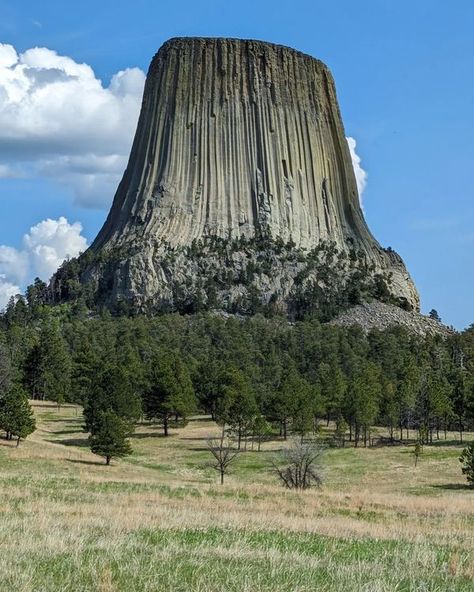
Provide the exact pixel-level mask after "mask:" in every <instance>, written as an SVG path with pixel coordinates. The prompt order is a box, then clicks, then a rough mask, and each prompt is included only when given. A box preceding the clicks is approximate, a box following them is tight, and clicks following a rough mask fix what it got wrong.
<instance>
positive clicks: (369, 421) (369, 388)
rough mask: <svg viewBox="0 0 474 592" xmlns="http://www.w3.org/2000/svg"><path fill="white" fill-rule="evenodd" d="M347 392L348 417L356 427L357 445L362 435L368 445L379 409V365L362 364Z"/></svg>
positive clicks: (350, 422) (355, 437)
mask: <svg viewBox="0 0 474 592" xmlns="http://www.w3.org/2000/svg"><path fill="white" fill-rule="evenodd" d="M347 394H348V397H347V401H346V419H347V420H348V422H349V424H350V425H352V426H353V427H354V439H355V445H356V446H358V443H359V440H360V439H361V437H363V439H364V444H365V445H367V437H368V431H369V429H370V427H371V426H372V425H373V424H374V422H375V419H376V417H377V414H378V411H379V403H380V394H381V385H380V372H379V369H378V368H377V366H376V365H375V364H373V363H371V362H368V363H365V364H361V368H360V370H358V372H357V373H356V374H355V375H354V377H353V378H352V380H351V382H350V383H349V389H348V393H347Z"/></svg>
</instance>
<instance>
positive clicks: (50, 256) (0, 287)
mask: <svg viewBox="0 0 474 592" xmlns="http://www.w3.org/2000/svg"><path fill="white" fill-rule="evenodd" d="M81 233H82V225H81V224H80V223H79V222H75V223H74V224H70V223H69V222H68V221H67V219H66V218H64V217H62V216H61V217H60V218H58V220H51V219H49V218H48V219H47V220H43V221H42V222H40V223H39V224H36V225H35V226H32V227H31V228H30V231H29V233H28V234H25V235H24V237H23V246H22V248H21V249H15V248H13V247H8V246H6V245H0V309H1V308H2V307H3V306H5V304H6V302H8V299H9V298H10V297H11V296H12V295H14V294H18V293H19V292H20V291H21V290H20V288H19V287H18V286H25V284H27V283H28V282H30V281H31V280H33V278H35V277H39V278H41V279H42V280H44V281H47V280H49V278H50V277H51V276H52V275H53V273H54V272H55V271H56V270H57V269H58V267H59V266H60V265H61V263H62V262H63V261H64V260H65V259H67V258H70V257H76V256H77V255H78V254H79V253H81V252H83V251H85V250H86V248H87V241H86V239H85V238H84V237H83V236H82V234H81ZM5 298H6V301H5Z"/></svg>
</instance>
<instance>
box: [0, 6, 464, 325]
mask: <svg viewBox="0 0 474 592" xmlns="http://www.w3.org/2000/svg"><path fill="white" fill-rule="evenodd" d="M473 25H474V3H473V2H472V1H471V0H457V1H456V2H452V3H450V4H449V5H448V3H444V2H433V0H416V2H413V0H411V1H408V0H398V1H396V2H395V1H391V0H384V1H383V2H382V1H381V0H363V1H362V2H358V3H356V2H352V1H343V0H340V1H337V0H335V1H333V2H328V1H327V0H326V1H324V2H321V1H319V0H313V1H311V2H309V1H307V2H306V1H298V0H295V1H293V2H291V3H290V2H282V1H279V0H273V1H271V2H270V1H266V0H265V1H257V0H255V1H253V2H250V1H248V0H241V1H239V2H235V3H224V2H222V1H220V2H217V1H211V0H208V1H202V2H198V1H197V0H195V1H193V2H191V1H188V0H182V1H181V2H176V1H174V2H171V1H163V2H158V1H156V2H151V1H149V2H146V1H144V0H135V1H134V2H120V1H115V2H112V1H102V2H97V1H95V2H91V1H90V0H83V1H82V2H81V3H66V2H64V1H62V2H56V1H47V0H44V1H42V2H37V1H29V0H22V2H18V1H16V0H15V1H13V0H12V1H8V2H5V1H4V0H0V43H3V44H8V45H11V46H13V47H14V48H15V50H16V52H17V57H18V63H17V65H18V64H20V61H21V60H23V61H24V64H26V68H27V70H28V72H29V73H30V74H29V76H30V78H28V80H30V79H31V75H32V74H34V75H35V76H36V78H35V84H36V85H37V87H35V88H38V89H39V88H40V86H41V88H43V87H45V88H47V84H49V82H48V80H46V79H40V78H41V77H40V76H39V75H38V70H39V69H41V68H44V67H49V68H51V71H50V72H51V76H52V75H53V74H54V73H55V74H54V75H57V77H58V78H57V80H56V82H57V81H58V80H59V79H60V77H61V76H63V77H64V76H66V74H67V76H69V77H70V79H71V80H72V79H73V78H74V79H76V78H78V79H79V80H80V81H82V82H83V83H84V85H85V86H86V87H87V92H86V94H84V97H86V98H87V101H88V105H89V104H90V105H94V110H92V107H91V108H90V109H89V107H88V106H87V105H86V106H84V105H81V102H80V98H81V97H82V95H81V93H80V92H75V93H74V95H73V98H72V99H71V100H68V106H70V107H71V108H70V111H68V112H62V111H61V110H60V109H59V107H58V108H57V109H58V110H57V111H54V109H53V108H52V109H51V113H50V114H49V115H48V113H49V112H48V110H47V109H46V108H45V106H44V104H39V103H38V104H36V103H35V104H34V105H29V104H28V105H26V102H25V100H24V99H22V98H19V99H18V103H17V104H16V106H15V109H16V111H12V112H9V115H8V117H9V119H8V120H6V123H8V125H7V126H6V127H7V128H8V130H7V131H8V133H7V132H4V133H3V134H2V130H1V129H0V245H3V246H4V250H3V255H4V260H5V259H6V260H7V263H5V265H4V268H3V269H2V268H0V274H2V273H3V276H4V278H3V280H4V281H9V282H10V283H11V284H14V285H21V284H22V282H24V281H27V279H28V277H29V276H30V275H31V274H33V273H37V272H39V271H41V272H42V273H43V274H45V273H47V272H48V271H49V270H50V269H51V266H54V263H55V261H56V260H57V257H60V256H61V253H63V252H64V249H66V248H69V246H70V245H71V244H72V245H73V247H71V249H72V248H79V247H80V246H82V245H83V244H84V237H85V239H87V241H91V240H92V239H93V237H94V236H95V233H96V232H97V230H98V229H99V227H100V225H101V223H102V222H103V220H104V218H105V216H106V213H107V207H108V204H109V203H110V200H111V198H112V197H113V187H114V185H115V183H116V178H117V175H118V176H119V171H120V170H121V167H123V166H124V164H123V163H124V159H126V153H127V151H128V145H129V144H128V143H129V141H130V136H131V134H132V131H130V130H131V128H132V127H133V117H135V111H134V109H135V107H134V105H136V104H137V98H136V97H137V95H139V92H140V89H141V84H142V82H143V81H142V78H141V76H142V75H141V72H140V70H142V71H146V69H147V67H148V64H149V62H150V59H151V58H152V56H153V54H154V53H155V52H156V50H157V49H158V48H159V46H160V45H161V44H162V43H163V42H164V41H165V40H166V39H167V38H169V37H173V36H179V35H209V36H233V37H242V38H257V39H263V40H267V41H272V42H277V43H282V44H285V45H289V46H292V47H295V48H297V49H299V50H302V51H304V52H307V53H309V54H311V55H313V56H315V57H318V58H320V59H322V60H323V61H324V62H326V63H327V64H328V66H329V67H330V68H331V70H332V72H333V74H334V77H335V80H336V85H337V89H338V95H339V101H340V105H341V110H342V115H343V119H344V123H345V127H346V134H347V135H348V136H351V137H353V138H355V139H356V141H357V152H358V154H359V156H360V157H361V158H362V166H363V168H364V169H365V170H366V171H367V173H368V181H367V186H366V188H365V190H364V193H363V203H364V208H365V213H366V217H367V220H368V223H369V226H370V228H371V230H372V231H373V233H374V234H375V236H376V237H377V239H378V240H379V241H380V242H381V243H382V244H383V245H385V246H392V247H393V248H394V249H396V250H397V251H398V252H399V253H400V254H401V255H402V257H403V258H404V260H405V262H406V264H407V266H408V268H409V270H410V272H411V274H412V276H413V278H414V280H415V282H416V284H417V286H418V288H419V290H420V293H421V298H422V307H423V310H424V311H428V310H429V309H430V308H433V307H434V308H437V309H438V310H439V312H440V314H441V316H442V318H443V320H444V321H445V322H447V323H449V324H453V325H455V326H456V327H458V328H462V327H465V326H467V325H469V324H470V323H472V322H474V310H473V307H472V304H471V303H472V298H471V293H472V291H473V289H474V277H473V254H472V253H473V249H474V224H473V222H474V199H473V194H474V164H473V163H474V148H473V137H474V78H473V72H474V35H473V33H472V30H473ZM35 47H44V48H48V49H49V50H52V51H54V52H56V53H57V55H59V56H67V57H68V58H69V59H70V61H69V62H64V60H63V61H62V62H61V61H58V59H57V58H53V57H51V56H52V54H50V53H44V52H43V53H41V52H36V53H35V52H34V51H33V52H31V51H30V53H28V52H27V50H31V49H32V48H35ZM24 52H27V53H26V57H25V58H20V57H19V55H20V54H22V53H24ZM9 55H10V54H7V53H5V51H4V54H3V59H4V66H5V64H7V62H8V59H9V57H8V56H9ZM1 56H2V54H1V53H0V60H1ZM14 59H16V58H14V57H13V58H12V64H13V61H14ZM5 60H7V61H5ZM55 60H56V61H55ZM22 63H23V62H22ZM83 63H85V64H87V65H88V66H90V68H91V70H84V69H82V70H81V69H80V67H79V66H78V65H80V64H83ZM8 64H9V62H8ZM8 64H7V65H8ZM44 64H47V66H45V65H44ZM8 67H10V66H8ZM12 67H13V66H12ZM22 67H23V66H22ZM20 70H21V68H20V69H17V73H18V75H20ZM76 70H77V72H76ZM0 72H1V70H0ZM118 72H122V74H120V75H117V73H118ZM123 72H124V73H123ZM65 73H66V74H65ZM21 75H22V76H23V75H24V72H23V70H21ZM22 80H23V79H22ZM25 80H26V78H25ZM98 80H100V81H101V85H100V83H99V82H98ZM82 82H81V84H82ZM23 83H25V82H24V80H23V82H22V84H23ZM5 84H7V83H5ZM8 84H10V85H11V86H10V90H11V89H12V88H16V87H14V86H12V85H14V84H17V83H16V81H13V82H12V81H11V80H10V82H9V83H8ZM25 84H26V83H25ZM1 86H2V78H1V75H0V125H2V122H1V111H2V109H1V102H2V91H1ZM64 88H66V87H64ZM71 88H72V87H71ZM11 92H14V91H11ZM15 92H16V91H15ZM65 92H66V91H65ZM68 92H69V91H68ZM78 96H79V98H78ZM88 97H90V98H88ZM71 105H72V106H71ZM97 105H99V106H100V105H102V107H101V108H102V109H103V110H102V111H100V108H99V107H98V106H97ZM36 108H37V109H39V111H34V109H36ZM45 109H46V110H45ZM82 109H86V111H87V109H89V111H87V113H86V119H87V118H88V119H87V121H89V123H90V125H91V128H90V130H89V129H88V128H87V127H84V129H81V126H80V120H81V116H80V114H82ZM11 113H16V114H17V116H18V118H19V120H18V121H14V115H12V114H11ZM101 113H102V114H103V115H102V116H101V115H100V114H101ZM78 114H79V115H78ZM47 116H48V117H50V118H51V120H52V121H53V124H52V126H51V127H53V128H54V129H53V130H51V129H49V128H48V129H46V128H45V127H44V126H43V127H42V120H41V117H43V118H45V117H47ZM30 121H31V122H32V126H33V128H31V127H30V128H28V129H26V128H27V126H26V123H28V122H30ZM121 122H124V124H122V123H121ZM130 122H132V123H130ZM10 124H11V125H10ZM101 124H103V126H101ZM35 126H37V127H35ZM55 126H56V127H55ZM102 127H103V128H105V129H102ZM10 128H11V129H10ZM3 129H5V122H4V123H3ZM31 129H33V130H34V137H31V138H29V137H27V134H28V133H31ZM28 130H30V131H28ZM88 138H90V139H89V142H90V146H88V145H87V141H88ZM48 142H50V143H48ZM114 150H116V151H115V152H114ZM64 217H65V218H67V220H68V222H66V221H65V220H64ZM47 219H51V220H50V222H51V224H42V225H41V223H42V222H43V221H45V220H47ZM53 222H54V223H53ZM74 222H80V223H81V224H82V230H81V228H80V227H79V226H77V225H76V226H75V227H73V228H71V227H70V225H71V224H72V223H74ZM32 227H33V229H34V230H33V231H30V228H32ZM25 234H27V237H26V239H24V238H23V236H24V235H25ZM0 249H1V247H0ZM1 254H2V251H0V255H1ZM45 258H46V259H47V261H48V264H45ZM55 258H56V259H55ZM19 262H20V263H19ZM8 265H10V267H8ZM21 266H23V267H21ZM20 268H21V270H22V271H21V273H20V272H19V271H18V269H20ZM15 273H16V275H15ZM9 274H10V276H9ZM0 280H1V278H0Z"/></svg>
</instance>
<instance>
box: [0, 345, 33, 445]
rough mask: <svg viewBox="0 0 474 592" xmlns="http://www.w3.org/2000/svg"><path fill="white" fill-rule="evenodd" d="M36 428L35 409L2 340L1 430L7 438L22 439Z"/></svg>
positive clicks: (18, 441) (0, 356) (0, 372)
mask: <svg viewBox="0 0 474 592" xmlns="http://www.w3.org/2000/svg"><path fill="white" fill-rule="evenodd" d="M35 428H36V422H35V418H34V416H33V411H32V409H31V407H30V403H29V401H28V396H27V394H26V391H25V390H24V389H23V388H22V387H21V386H20V385H19V384H18V383H17V381H15V376H14V374H13V372H12V367H11V362H10V355H9V352H8V350H7V348H6V347H5V344H4V343H2V342H1V341H0V430H3V431H4V432H5V436H6V438H7V440H13V439H14V438H15V439H16V442H17V446H19V444H20V440H21V439H24V438H26V437H27V436H29V435H30V434H31V433H32V432H34V430H35Z"/></svg>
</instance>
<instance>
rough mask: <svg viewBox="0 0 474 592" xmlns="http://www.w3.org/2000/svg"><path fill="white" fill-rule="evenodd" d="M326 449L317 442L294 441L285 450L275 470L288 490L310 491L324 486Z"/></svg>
mask: <svg viewBox="0 0 474 592" xmlns="http://www.w3.org/2000/svg"><path fill="white" fill-rule="evenodd" d="M323 453H324V449H323V448H322V447H321V446H320V445H319V444H317V443H316V442H314V441H312V442H302V441H301V440H299V439H298V440H296V439H295V440H294V441H293V442H292V444H291V445H290V446H288V448H284V449H283V450H282V452H281V457H280V458H278V459H277V460H276V461H274V463H273V468H274V471H275V473H276V474H277V476H278V478H279V479H280V481H281V483H282V484H283V485H284V486H285V487H287V488H288V489H309V488H310V487H314V486H316V487H319V486H320V485H321V484H322V470H321V457H322V455H323Z"/></svg>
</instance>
